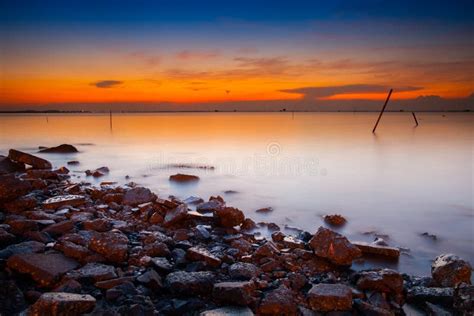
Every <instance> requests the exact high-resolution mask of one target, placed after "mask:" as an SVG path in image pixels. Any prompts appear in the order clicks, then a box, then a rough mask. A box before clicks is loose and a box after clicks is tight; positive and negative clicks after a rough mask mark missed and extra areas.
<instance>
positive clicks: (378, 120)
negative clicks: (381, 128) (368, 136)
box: [372, 89, 393, 133]
mask: <svg viewBox="0 0 474 316" xmlns="http://www.w3.org/2000/svg"><path fill="white" fill-rule="evenodd" d="M392 92H393V89H390V91H389V92H388V96H387V100H385V104H384V105H383V107H382V111H380V114H379V118H378V119H377V122H376V123H375V126H374V129H373V130H372V133H375V130H376V129H377V125H379V122H380V119H381V118H382V114H383V112H384V111H385V108H386V107H387V103H388V100H390V96H391V95H392Z"/></svg>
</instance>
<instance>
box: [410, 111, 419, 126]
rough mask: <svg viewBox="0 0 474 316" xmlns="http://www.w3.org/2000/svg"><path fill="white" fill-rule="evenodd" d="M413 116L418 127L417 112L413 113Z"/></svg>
mask: <svg viewBox="0 0 474 316" xmlns="http://www.w3.org/2000/svg"><path fill="white" fill-rule="evenodd" d="M411 114H412V115H413V118H414V119H415V123H416V126H418V120H417V119H416V115H415V112H411Z"/></svg>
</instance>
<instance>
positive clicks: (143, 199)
mask: <svg viewBox="0 0 474 316" xmlns="http://www.w3.org/2000/svg"><path fill="white" fill-rule="evenodd" d="M155 200H156V195H155V194H153V193H152V192H151V191H150V190H149V189H147V188H143V187H136V188H133V189H130V190H128V191H127V192H126V193H125V195H124V197H123V203H124V204H125V205H131V206H137V205H139V204H143V203H148V202H153V201H155Z"/></svg>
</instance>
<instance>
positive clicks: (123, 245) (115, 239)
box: [89, 231, 128, 263]
mask: <svg viewBox="0 0 474 316" xmlns="http://www.w3.org/2000/svg"><path fill="white" fill-rule="evenodd" d="M89 249H91V250H93V251H95V252H97V253H99V254H101V255H103V256H104V257H105V258H106V259H107V260H108V261H110V262H114V263H122V262H124V261H125V260H126V259H127V256H128V238H127V236H126V235H124V234H123V233H120V232H118V231H110V232H106V233H97V234H94V236H93V237H92V239H91V241H90V245H89Z"/></svg>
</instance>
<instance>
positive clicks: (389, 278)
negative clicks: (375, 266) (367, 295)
mask: <svg viewBox="0 0 474 316" xmlns="http://www.w3.org/2000/svg"><path fill="white" fill-rule="evenodd" d="M358 275H359V279H358V280H357V288H358V289H359V290H362V291H367V290H370V291H377V292H383V293H392V294H400V293H402V292H403V277H402V276H401V274H400V273H398V272H397V271H395V270H391V269H379V270H372V271H362V272H360V273H359V274H358Z"/></svg>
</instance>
